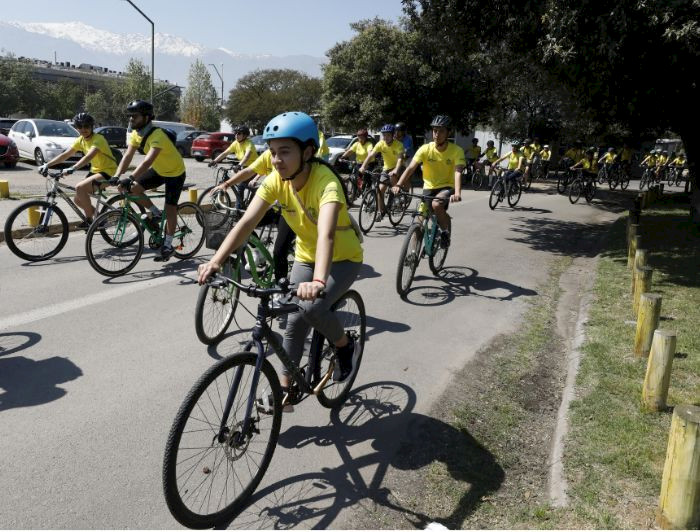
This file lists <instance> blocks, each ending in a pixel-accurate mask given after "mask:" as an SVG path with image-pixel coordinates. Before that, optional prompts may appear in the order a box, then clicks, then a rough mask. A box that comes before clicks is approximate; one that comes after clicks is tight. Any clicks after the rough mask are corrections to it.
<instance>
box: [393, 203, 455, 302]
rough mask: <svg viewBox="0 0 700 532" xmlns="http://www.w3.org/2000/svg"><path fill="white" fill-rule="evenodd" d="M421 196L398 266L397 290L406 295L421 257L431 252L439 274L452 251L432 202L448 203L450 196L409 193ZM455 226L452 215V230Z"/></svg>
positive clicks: (430, 258) (430, 262)
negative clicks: (444, 236) (433, 209)
mask: <svg viewBox="0 0 700 532" xmlns="http://www.w3.org/2000/svg"><path fill="white" fill-rule="evenodd" d="M406 195H408V196H413V197H415V198H419V199H420V200H421V201H422V203H421V204H420V207H419V210H418V211H417V212H414V213H413V218H412V220H411V225H410V226H409V227H408V232H407V233H406V238H405V239H404V242H403V246H402V247H401V254H400V255H399V264H398V267H397V269H396V291H397V292H398V294H399V295H400V296H401V297H402V298H403V297H405V296H406V294H407V293H408V290H409V289H410V288H411V283H413V277H414V275H415V273H416V268H418V263H419V262H420V260H421V259H422V258H423V257H425V256H426V255H427V257H428V265H429V266H430V271H432V272H433V273H434V274H435V275H438V273H439V272H440V270H441V269H442V267H443V265H444V264H445V258H446V257H447V252H448V251H449V243H448V244H447V245H443V244H442V242H441V240H442V238H441V237H442V233H443V230H442V229H441V228H440V225H439V224H438V220H437V215H436V214H435V213H434V212H433V211H432V209H431V207H430V205H431V204H432V202H433V200H438V201H442V202H443V203H447V202H448V201H449V199H446V198H437V197H433V196H425V195H420V194H406ZM451 230H452V220H451V219H450V217H449V215H448V231H451Z"/></svg>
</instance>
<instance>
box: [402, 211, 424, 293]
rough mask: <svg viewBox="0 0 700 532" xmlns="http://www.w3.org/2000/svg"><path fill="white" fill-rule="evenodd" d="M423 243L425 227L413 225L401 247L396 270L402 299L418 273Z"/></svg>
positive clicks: (417, 224)
mask: <svg viewBox="0 0 700 532" xmlns="http://www.w3.org/2000/svg"><path fill="white" fill-rule="evenodd" d="M422 242H423V226H422V225H421V224H419V223H413V224H411V226H410V227H409V228H408V232H407V233H406V238H405V239H404V241H403V246H402V247H401V253H400V254H399V264H398V267H397V269H396V292H398V294H399V295H400V296H401V297H404V296H405V295H406V294H407V293H408V290H409V288H411V283H412V282H413V276H414V275H415V273H416V268H417V267H418V262H420V254H421V251H420V248H421V244H422Z"/></svg>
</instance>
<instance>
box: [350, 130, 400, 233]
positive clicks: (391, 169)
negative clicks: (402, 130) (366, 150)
mask: <svg viewBox="0 0 700 532" xmlns="http://www.w3.org/2000/svg"><path fill="white" fill-rule="evenodd" d="M395 129H396V128H395V127H394V125H393V124H384V125H383V126H382V129H381V133H382V140H380V141H379V142H377V144H375V145H374V148H372V151H371V152H370V154H369V155H368V156H367V158H366V159H365V160H364V162H363V163H362V166H360V169H359V170H358V172H359V173H360V174H363V173H365V172H366V171H367V165H368V164H369V163H371V162H372V161H374V158H375V157H376V156H377V154H381V156H382V159H383V160H384V167H383V168H382V175H381V176H380V177H379V203H378V211H377V212H378V214H377V216H378V217H379V219H380V220H381V219H382V218H383V217H384V215H385V214H386V207H385V205H384V192H385V191H386V189H387V187H388V186H389V185H392V186H394V185H395V184H396V180H397V179H398V176H399V173H400V172H401V167H402V166H403V162H404V157H405V148H404V145H403V144H402V143H401V142H399V141H398V140H396V139H395V138H394V131H395Z"/></svg>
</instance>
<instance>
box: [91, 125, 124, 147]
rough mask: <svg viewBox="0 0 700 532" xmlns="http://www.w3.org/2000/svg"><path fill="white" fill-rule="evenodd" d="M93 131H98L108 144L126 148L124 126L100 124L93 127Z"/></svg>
mask: <svg viewBox="0 0 700 532" xmlns="http://www.w3.org/2000/svg"><path fill="white" fill-rule="evenodd" d="M95 133H99V134H100V135H102V136H103V137H104V138H105V139H107V143H108V144H109V145H110V146H114V147H116V148H126V128H125V127H119V126H102V127H97V128H95Z"/></svg>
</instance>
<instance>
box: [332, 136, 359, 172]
mask: <svg viewBox="0 0 700 532" xmlns="http://www.w3.org/2000/svg"><path fill="white" fill-rule="evenodd" d="M355 138H356V137H355V136H354V135H336V136H334V137H330V138H328V139H326V144H328V149H329V150H330V155H329V158H328V162H329V163H330V164H331V166H332V165H335V163H336V161H337V160H338V157H340V156H341V155H342V154H343V152H345V150H347V149H348V147H349V146H350V144H352V142H353V141H354V140H355Z"/></svg>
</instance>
